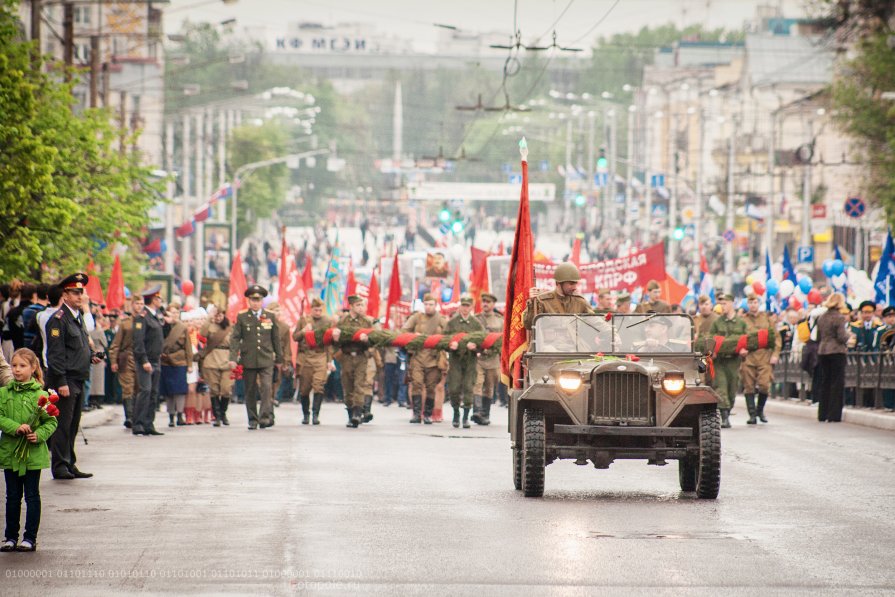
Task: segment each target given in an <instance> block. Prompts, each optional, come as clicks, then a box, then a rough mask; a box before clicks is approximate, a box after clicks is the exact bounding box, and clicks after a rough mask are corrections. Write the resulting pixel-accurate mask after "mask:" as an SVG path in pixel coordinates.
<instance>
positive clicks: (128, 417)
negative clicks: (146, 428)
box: [121, 398, 134, 429]
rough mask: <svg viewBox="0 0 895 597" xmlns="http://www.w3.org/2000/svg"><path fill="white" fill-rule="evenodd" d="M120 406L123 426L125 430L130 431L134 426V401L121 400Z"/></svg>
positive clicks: (129, 399) (130, 399)
mask: <svg viewBox="0 0 895 597" xmlns="http://www.w3.org/2000/svg"><path fill="white" fill-rule="evenodd" d="M121 403H122V406H123V407H124V426H125V428H127V429H130V428H131V427H133V426H134V423H133V419H132V417H133V415H134V399H133V398H122V399H121Z"/></svg>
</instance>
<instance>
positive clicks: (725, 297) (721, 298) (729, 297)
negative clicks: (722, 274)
mask: <svg viewBox="0 0 895 597" xmlns="http://www.w3.org/2000/svg"><path fill="white" fill-rule="evenodd" d="M718 300H719V301H733V300H735V299H734V298H733V295H732V294H730V293H729V292H722V293H721V294H719V295H718Z"/></svg>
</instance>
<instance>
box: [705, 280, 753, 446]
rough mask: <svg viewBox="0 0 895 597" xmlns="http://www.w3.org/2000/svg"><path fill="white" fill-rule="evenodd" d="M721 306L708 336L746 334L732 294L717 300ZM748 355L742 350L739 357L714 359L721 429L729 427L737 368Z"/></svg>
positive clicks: (736, 384)
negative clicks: (741, 359) (718, 315)
mask: <svg viewBox="0 0 895 597" xmlns="http://www.w3.org/2000/svg"><path fill="white" fill-rule="evenodd" d="M718 304H720V305H721V309H722V312H721V316H720V317H719V318H718V319H716V320H715V323H713V324H712V327H711V330H710V331H709V334H710V335H712V336H725V337H730V336H733V337H739V336H742V335H743V334H745V333H746V322H744V321H743V320H742V319H740V318H739V317H737V314H736V305H735V304H734V302H733V295H732V294H722V295H721V296H720V297H719V298H718ZM746 354H748V351H747V350H746V349H743V350H742V351H741V352H740V354H739V355H734V356H730V357H718V358H717V359H715V384H714V387H715V390H716V391H717V392H718V397H719V398H720V399H721V401H720V404H719V406H720V407H721V408H720V410H721V427H724V428H725V429H727V428H729V427H730V411H731V409H732V408H733V404H734V401H735V400H736V395H737V388H738V386H739V382H740V376H739V368H740V358H741V357H745V356H746Z"/></svg>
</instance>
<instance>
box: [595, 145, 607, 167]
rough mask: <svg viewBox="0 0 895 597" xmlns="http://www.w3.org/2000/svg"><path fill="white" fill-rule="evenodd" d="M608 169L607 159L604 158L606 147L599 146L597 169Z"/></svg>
mask: <svg viewBox="0 0 895 597" xmlns="http://www.w3.org/2000/svg"><path fill="white" fill-rule="evenodd" d="M608 169H609V160H607V159H606V149H605V148H603V147H601V148H600V157H598V158H597V171H598V172H606V171H607V170H608Z"/></svg>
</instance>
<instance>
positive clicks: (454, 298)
mask: <svg viewBox="0 0 895 597" xmlns="http://www.w3.org/2000/svg"><path fill="white" fill-rule="evenodd" d="M459 301H460V264H459V263H458V264H457V265H456V267H454V285H453V286H451V302H452V303H456V302H459Z"/></svg>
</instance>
